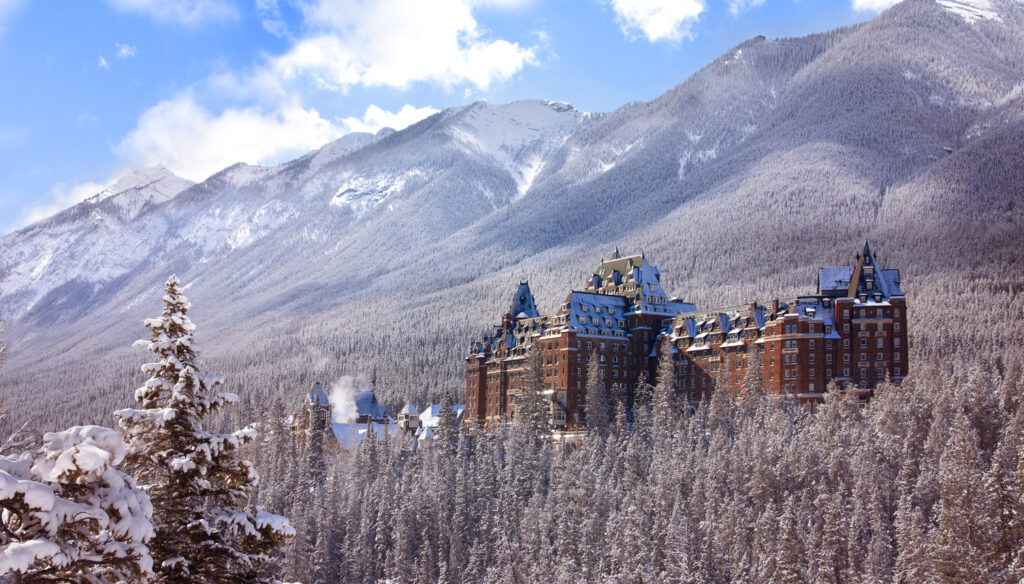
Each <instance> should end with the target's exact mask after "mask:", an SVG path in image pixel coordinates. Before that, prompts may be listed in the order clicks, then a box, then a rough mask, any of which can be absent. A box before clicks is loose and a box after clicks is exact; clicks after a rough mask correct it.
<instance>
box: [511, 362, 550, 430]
mask: <svg viewBox="0 0 1024 584" xmlns="http://www.w3.org/2000/svg"><path fill="white" fill-rule="evenodd" d="M525 378H526V379H525V386H524V387H522V388H521V390H522V391H521V392H520V393H519V395H517V396H516V409H515V418H514V419H513V425H515V426H518V427H520V428H523V429H525V430H526V431H527V433H528V434H529V435H531V436H533V437H535V438H540V437H543V436H545V435H546V434H547V432H548V431H549V430H550V427H549V424H548V418H549V417H550V408H549V407H548V403H547V401H546V400H545V399H544V364H543V362H542V361H541V356H540V352H539V351H533V352H532V353H531V354H530V356H529V357H527V362H526V375H525Z"/></svg>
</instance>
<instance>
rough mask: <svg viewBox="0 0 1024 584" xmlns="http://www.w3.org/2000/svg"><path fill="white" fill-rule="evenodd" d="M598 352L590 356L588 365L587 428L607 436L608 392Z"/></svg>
mask: <svg viewBox="0 0 1024 584" xmlns="http://www.w3.org/2000/svg"><path fill="white" fill-rule="evenodd" d="M597 361H598V358H597V351H594V353H593V354H591V355H590V364H589V365H587V399H586V402H585V403H584V407H585V408H586V411H587V415H586V422H587V427H588V428H590V429H591V430H592V431H593V432H595V433H596V434H598V435H601V436H603V435H605V434H607V432H608V425H609V423H610V421H609V415H608V414H609V411H608V391H607V390H606V387H605V383H604V380H603V379H601V369H600V365H598V362H597Z"/></svg>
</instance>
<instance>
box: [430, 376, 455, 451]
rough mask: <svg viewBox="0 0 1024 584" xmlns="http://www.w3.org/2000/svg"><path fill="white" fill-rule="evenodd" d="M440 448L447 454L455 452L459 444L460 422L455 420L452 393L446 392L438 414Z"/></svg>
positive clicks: (438, 441)
mask: <svg viewBox="0 0 1024 584" xmlns="http://www.w3.org/2000/svg"><path fill="white" fill-rule="evenodd" d="M435 441H436V442H437V444H438V445H439V446H443V447H444V448H445V449H446V452H454V451H455V448H456V447H457V446H458V444H459V422H458V420H456V419H455V410H454V409H453V404H452V395H451V392H447V391H446V392H445V393H444V396H443V397H442V398H441V407H440V408H439V411H438V412H437V438H436V439H435Z"/></svg>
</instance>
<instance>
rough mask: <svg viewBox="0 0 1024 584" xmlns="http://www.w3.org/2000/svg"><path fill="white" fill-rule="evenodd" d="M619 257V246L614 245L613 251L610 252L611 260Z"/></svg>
mask: <svg viewBox="0 0 1024 584" xmlns="http://www.w3.org/2000/svg"><path fill="white" fill-rule="evenodd" d="M619 257H620V256H619V246H617V245H616V246H615V253H613V254H612V259H613V260H617V259H619Z"/></svg>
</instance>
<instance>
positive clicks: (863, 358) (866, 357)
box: [860, 353, 868, 361]
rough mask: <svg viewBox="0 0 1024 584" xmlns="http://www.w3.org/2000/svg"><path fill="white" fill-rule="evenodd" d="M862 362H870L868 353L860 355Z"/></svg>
mask: <svg viewBox="0 0 1024 584" xmlns="http://www.w3.org/2000/svg"><path fill="white" fill-rule="evenodd" d="M860 360H861V361H867V360H868V354H867V353H861V354H860Z"/></svg>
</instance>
